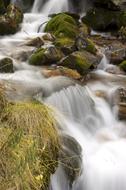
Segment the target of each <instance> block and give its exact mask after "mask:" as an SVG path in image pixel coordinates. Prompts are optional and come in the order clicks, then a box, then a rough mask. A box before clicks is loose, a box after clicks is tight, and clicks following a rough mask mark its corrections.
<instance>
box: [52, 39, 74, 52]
mask: <svg viewBox="0 0 126 190" xmlns="http://www.w3.org/2000/svg"><path fill="white" fill-rule="evenodd" d="M54 44H55V46H56V47H59V48H60V49H61V51H62V52H63V53H64V54H65V55H68V54H70V53H72V52H73V51H76V47H75V41H74V40H73V39H71V38H68V37H62V38H57V39H56V40H55V42H54Z"/></svg>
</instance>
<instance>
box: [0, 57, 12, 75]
mask: <svg viewBox="0 0 126 190" xmlns="http://www.w3.org/2000/svg"><path fill="white" fill-rule="evenodd" d="M13 72H14V67H13V61H12V59H10V58H7V57H6V58H3V59H1V60H0V73H13Z"/></svg>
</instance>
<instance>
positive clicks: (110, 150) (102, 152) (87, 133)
mask: <svg viewBox="0 0 126 190" xmlns="http://www.w3.org/2000/svg"><path fill="white" fill-rule="evenodd" d="M45 101H46V102H47V103H49V104H51V105H53V106H55V107H56V108H58V110H60V111H62V113H63V114H64V115H65V118H63V119H62V118H58V120H59V122H60V124H61V126H62V127H63V129H64V130H65V132H66V133H68V134H69V135H70V136H72V137H74V138H75V139H76V140H77V141H78V142H79V144H80V145H81V147H82V158H83V161H82V163H83V172H82V175H81V176H80V177H79V178H78V179H77V180H76V181H75V182H74V183H73V186H72V190H108V189H109V190H120V189H121V190H125V188H126V181H125V174H126V165H125V160H126V153H125V152H124V147H125V146H126V140H125V139H124V138H123V135H124V133H125V135H126V131H125V130H124V128H125V125H124V124H123V123H121V122H119V121H118V120H116V117H115V116H114V112H113V111H112V110H111V107H110V106H109V104H108V103H106V102H105V101H104V100H103V99H102V98H96V97H95V96H92V94H91V93H90V90H88V88H87V87H86V88H85V87H80V86H78V85H77V86H73V87H68V89H64V90H62V91H61V92H58V93H55V94H52V95H51V96H50V97H49V98H47V99H46V100H45ZM87 116H89V118H88V120H87ZM58 117H59V116H58ZM80 118H81V119H80ZM86 120H87V121H86ZM120 131H122V132H121V133H120ZM122 134H123V135H122ZM57 175H58V176H62V175H63V171H62V168H58V171H57V172H56V174H55V175H54V176H52V182H51V184H52V189H53V190H58V188H57V187H60V189H61V190H70V189H71V188H70V187H69V186H68V184H67V179H66V178H65V176H64V178H60V177H58V176H57ZM62 179H64V181H65V184H64V185H63V184H62ZM60 180H61V181H60ZM61 184H62V188H61Z"/></svg>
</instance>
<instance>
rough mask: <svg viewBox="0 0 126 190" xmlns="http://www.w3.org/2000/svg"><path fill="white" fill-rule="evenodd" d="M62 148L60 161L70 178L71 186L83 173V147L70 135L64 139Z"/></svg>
mask: <svg viewBox="0 0 126 190" xmlns="http://www.w3.org/2000/svg"><path fill="white" fill-rule="evenodd" d="M61 143H62V147H61V151H60V161H61V163H62V166H63V168H64V170H65V173H66V176H67V177H68V180H69V183H70V185H72V183H73V182H74V181H75V180H76V178H77V177H79V175H80V173H81V169H82V168H81V165H82V159H81V147H80V145H79V144H78V142H77V141H76V140H75V139H74V138H73V137H70V136H68V135H64V136H63V137H62V142H61Z"/></svg>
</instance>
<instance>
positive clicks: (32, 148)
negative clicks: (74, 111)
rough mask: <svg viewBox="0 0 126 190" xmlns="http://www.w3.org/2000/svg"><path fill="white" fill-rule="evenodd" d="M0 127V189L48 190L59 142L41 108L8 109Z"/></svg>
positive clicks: (49, 115)
mask: <svg viewBox="0 0 126 190" xmlns="http://www.w3.org/2000/svg"><path fill="white" fill-rule="evenodd" d="M1 121H2V123H0V188H1V189H4V190H6V189H17V188H18V189H23V190H24V189H25V190H35V189H37V190H45V189H48V185H49V180H50V175H51V174H52V173H53V172H54V171H55V168H56V166H57V158H58V150H59V139H58V133H57V131H56V129H55V124H56V123H55V119H54V117H53V112H52V110H51V109H50V108H49V107H47V106H46V105H44V104H42V105H41V104H38V103H31V102H29V103H17V104H13V105H10V104H9V105H8V106H7V107H6V109H5V110H4V112H3V113H2V115H1Z"/></svg>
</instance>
